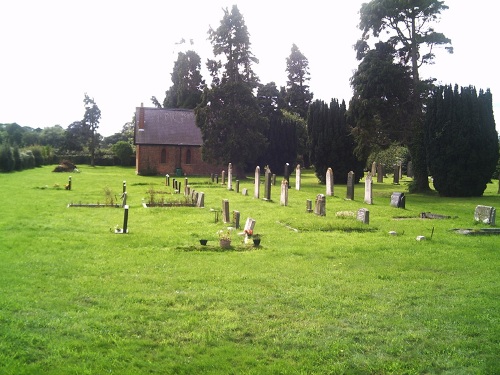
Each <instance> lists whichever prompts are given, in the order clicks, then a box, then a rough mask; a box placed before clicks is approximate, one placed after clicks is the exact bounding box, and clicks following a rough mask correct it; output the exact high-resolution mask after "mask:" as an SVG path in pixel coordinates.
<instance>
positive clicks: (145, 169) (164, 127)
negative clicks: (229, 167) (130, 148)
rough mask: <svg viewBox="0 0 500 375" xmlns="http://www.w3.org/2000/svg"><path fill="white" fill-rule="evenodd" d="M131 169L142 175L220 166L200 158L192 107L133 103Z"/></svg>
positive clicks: (217, 170)
mask: <svg viewBox="0 0 500 375" xmlns="http://www.w3.org/2000/svg"><path fill="white" fill-rule="evenodd" d="M134 144H135V146H136V160H135V169H136V173H137V174H142V175H151V174H159V175H166V174H169V175H172V176H174V175H177V176H181V175H208V174H210V173H220V172H221V171H222V170H223V169H224V167H221V166H214V165H211V164H208V163H205V162H204V161H202V160H201V146H202V144H203V142H202V137H201V131H200V129H199V128H198V127H197V126H196V122H195V115H194V111H193V110H192V109H167V108H145V107H143V106H142V105H141V107H137V109H136V114H135V126H134Z"/></svg>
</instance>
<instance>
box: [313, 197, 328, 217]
mask: <svg viewBox="0 0 500 375" xmlns="http://www.w3.org/2000/svg"><path fill="white" fill-rule="evenodd" d="M325 203H326V202H325V196H324V195H323V194H318V195H317V196H316V203H315V205H314V213H315V214H316V215H319V216H325V215H326V204H325Z"/></svg>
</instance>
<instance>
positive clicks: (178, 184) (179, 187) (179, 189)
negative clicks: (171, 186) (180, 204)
mask: <svg viewBox="0 0 500 375" xmlns="http://www.w3.org/2000/svg"><path fill="white" fill-rule="evenodd" d="M181 185H182V183H181V182H180V181H177V193H180V192H181Z"/></svg>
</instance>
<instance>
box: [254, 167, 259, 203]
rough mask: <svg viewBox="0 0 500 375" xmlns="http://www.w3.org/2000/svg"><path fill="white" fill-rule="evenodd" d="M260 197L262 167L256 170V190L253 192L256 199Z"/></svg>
mask: <svg viewBox="0 0 500 375" xmlns="http://www.w3.org/2000/svg"><path fill="white" fill-rule="evenodd" d="M259 196H260V167H259V166H257V167H256V168H255V188H254V192H253V197H254V198H259Z"/></svg>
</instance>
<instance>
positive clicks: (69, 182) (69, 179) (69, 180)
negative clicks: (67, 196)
mask: <svg viewBox="0 0 500 375" xmlns="http://www.w3.org/2000/svg"><path fill="white" fill-rule="evenodd" d="M66 190H71V176H69V177H68V185H67V186H66Z"/></svg>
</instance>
